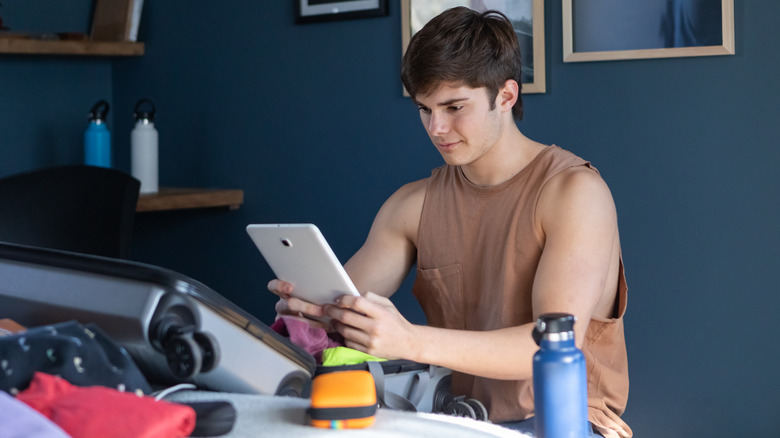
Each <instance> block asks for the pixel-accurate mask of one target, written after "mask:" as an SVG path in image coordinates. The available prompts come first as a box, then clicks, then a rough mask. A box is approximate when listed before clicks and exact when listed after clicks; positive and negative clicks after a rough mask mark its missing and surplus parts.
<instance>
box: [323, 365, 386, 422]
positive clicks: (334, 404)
mask: <svg viewBox="0 0 780 438" xmlns="http://www.w3.org/2000/svg"><path fill="white" fill-rule="evenodd" d="M376 409H377V400H376V386H375V385H374V378H373V377H371V373H369V372H368V371H364V370H351V371H336V372H331V373H326V374H320V375H319V376H317V377H315V378H314V380H313V381H312V387H311V407H310V408H309V420H310V422H311V425H312V426H314V427H321V428H324V429H362V428H365V427H369V426H371V425H373V424H374V414H376Z"/></svg>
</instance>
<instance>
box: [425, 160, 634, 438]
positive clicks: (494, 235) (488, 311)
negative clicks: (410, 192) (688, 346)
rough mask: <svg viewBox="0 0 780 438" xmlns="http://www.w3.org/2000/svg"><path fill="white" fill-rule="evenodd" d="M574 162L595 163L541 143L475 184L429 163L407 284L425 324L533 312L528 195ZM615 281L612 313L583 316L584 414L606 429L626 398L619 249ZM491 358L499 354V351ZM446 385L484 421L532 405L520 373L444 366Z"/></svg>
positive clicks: (504, 320)
mask: <svg viewBox="0 0 780 438" xmlns="http://www.w3.org/2000/svg"><path fill="white" fill-rule="evenodd" d="M577 166H587V167H588V168H591V169H593V171H594V172H597V171H596V169H595V168H593V167H592V166H591V165H590V163H588V162H586V161H585V160H583V159H581V158H579V157H577V156H575V155H573V154H572V153H570V152H568V151H565V150H563V149H561V148H559V147H557V146H549V147H547V148H546V149H544V150H542V152H540V153H539V154H538V155H537V156H536V157H535V158H534V159H533V160H532V161H531V162H530V163H529V164H528V165H527V166H526V167H525V168H523V170H521V171H520V172H519V173H518V174H517V175H515V176H514V177H512V178H511V179H509V180H508V181H506V182H504V183H501V184H499V185H497V186H492V187H480V186H477V185H475V184H473V183H471V182H470V181H469V180H468V179H466V177H465V176H464V175H463V173H462V170H461V168H460V167H457V166H449V165H445V166H442V167H440V168H437V169H435V170H434V171H433V172H432V175H431V178H430V180H429V183H428V187H427V191H426V194H425V201H424V204H423V209H422V215H421V217H420V227H419V231H418V237H417V278H416V280H415V283H414V286H413V289H412V292H413V293H414V295H415V297H416V298H417V300H418V301H419V302H420V305H421V307H422V309H423V311H424V312H425V315H426V318H427V320H428V324H429V325H431V326H433V327H442V328H450V329H460V330H495V329H500V328H505V327H513V326H519V325H523V324H527V323H532V322H533V314H532V309H531V290H532V288H533V280H534V276H535V274H536V268H537V266H538V264H539V259H540V257H541V254H542V247H541V246H540V244H539V242H538V241H537V238H536V234H535V233H534V217H535V214H536V211H535V209H536V203H537V200H538V198H539V194H540V193H541V190H542V187H544V185H545V183H546V182H547V181H549V180H550V178H552V177H553V176H555V175H556V174H558V173H560V172H561V171H563V170H566V169H569V168H572V167H577ZM616 289H617V293H618V299H617V303H616V306H615V314H614V315H613V316H614V318H609V319H602V318H594V319H592V320H591V321H590V323H589V324H588V330H587V332H586V333H585V339H584V342H583V347H582V350H583V353H584V354H585V359H586V362H587V373H588V404H589V417H590V421H591V422H592V423H593V424H594V425H596V426H597V428H598V429H599V430H602V431H604V432H607V433H608V436H609V435H611V436H631V429H629V428H628V426H627V425H626V424H625V423H624V422H623V421H622V420H621V419H620V415H621V414H622V413H623V411H624V409H625V406H626V401H627V399H628V364H627V358H626V347H625V340H624V337H623V314H624V312H625V309H626V292H627V287H626V282H625V277H624V275H623V261H622V258H621V261H620V274H619V281H618V284H617V285H616ZM494 360H501V355H500V353H499V352H496V357H495V359H494ZM452 391H453V394H454V395H461V394H463V395H466V396H467V397H470V398H476V399H478V400H480V401H482V402H483V403H484V404H485V406H486V407H487V409H488V412H489V413H490V419H491V421H493V422H504V421H517V420H522V419H525V418H528V417H531V416H533V413H534V402H533V382H532V380H530V379H529V380H518V381H506V380H495V379H488V378H483V377H476V376H471V375H466V374H463V373H458V372H454V373H453V376H452ZM610 432H612V433H610ZM614 432H617V435H615V434H614Z"/></svg>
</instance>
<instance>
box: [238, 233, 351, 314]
mask: <svg viewBox="0 0 780 438" xmlns="http://www.w3.org/2000/svg"><path fill="white" fill-rule="evenodd" d="M246 231H247V233H249V237H251V238H252V241H253V242H254V243H255V246H257V249H259V250H260V253H261V254H262V255H263V258H265V261H266V262H267V263H268V266H270V267H271V270H272V271H273V272H274V275H276V278H278V279H280V280H284V281H287V282H290V283H292V284H293V285H294V289H293V293H292V296H294V297H296V298H300V299H302V300H305V301H308V302H310V303H314V304H319V305H322V304H328V303H333V300H334V299H335V298H336V297H338V296H340V295H345V294H350V295H355V296H358V295H360V293H359V292H358V290H357V288H356V287H355V285H354V284H352V280H351V279H350V278H349V275H347V272H346V271H345V270H344V267H343V266H341V263H340V262H339V260H338V258H337V257H336V255H335V254H334V253H333V250H332V249H331V248H330V245H328V242H327V241H325V238H324V237H323V236H322V233H321V232H320V230H319V228H317V227H316V226H315V225H313V224H251V225H248V226H247V227H246Z"/></svg>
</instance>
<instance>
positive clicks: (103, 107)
mask: <svg viewBox="0 0 780 438" xmlns="http://www.w3.org/2000/svg"><path fill="white" fill-rule="evenodd" d="M109 108H110V106H109V105H108V102H106V101H105V100H101V101H99V102H98V103H96V104H95V105H94V106H93V107H92V110H91V111H90V112H89V125H88V126H87V130H86V131H85V132H84V164H87V165H90V166H100V167H111V132H109V130H108V126H107V125H106V116H107V115H108V110H109Z"/></svg>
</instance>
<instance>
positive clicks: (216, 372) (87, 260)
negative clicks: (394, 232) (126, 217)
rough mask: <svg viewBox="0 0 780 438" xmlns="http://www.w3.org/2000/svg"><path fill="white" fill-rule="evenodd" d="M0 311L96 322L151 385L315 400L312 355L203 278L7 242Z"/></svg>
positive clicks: (22, 318)
mask: <svg viewBox="0 0 780 438" xmlns="http://www.w3.org/2000/svg"><path fill="white" fill-rule="evenodd" d="M0 315H2V316H0V317H2V318H10V319H13V320H15V321H17V322H19V323H21V324H22V325H24V326H27V327H35V326H42V325H48V324H54V323H59V322H63V321H69V320H77V321H79V322H81V323H84V324H86V323H96V324H97V325H98V326H99V327H100V328H101V329H102V330H103V331H104V332H105V333H106V334H108V335H109V336H110V337H111V338H112V339H113V340H114V341H116V342H117V343H119V344H120V345H122V346H123V347H124V348H125V349H126V350H127V351H128V353H130V355H131V356H132V357H133V359H134V360H135V362H136V364H137V365H138V367H139V368H140V369H141V371H142V372H143V373H144V375H145V376H146V377H147V379H148V380H149V381H150V383H153V384H159V385H172V384H176V383H183V382H190V383H194V384H196V385H197V386H199V387H201V388H204V389H211V390H215V391H223V392H237V393H259V394H275V395H291V396H307V395H308V393H307V391H308V390H309V385H310V382H311V378H312V376H313V375H314V371H315V369H316V362H315V360H314V358H313V357H311V356H310V355H309V354H307V353H306V352H305V351H303V350H302V349H300V348H298V347H297V346H296V345H294V344H292V343H290V342H289V341H288V340H287V339H286V338H283V337H282V336H279V335H278V334H277V333H276V332H274V331H273V330H271V329H270V328H269V327H268V326H266V325H265V324H263V323H262V322H260V321H258V320H257V319H256V318H254V317H253V316H251V315H249V314H248V313H247V312H245V311H243V310H242V309H240V308H239V307H237V306H235V305H234V304H232V303H231V302H229V301H228V300H226V299H225V298H224V297H222V296H221V295H219V294H218V293H216V292H215V291H214V290H212V289H210V288H209V287H207V286H205V285H204V284H202V283H200V282H198V281H196V280H193V279H192V278H188V277H186V276H184V275H181V274H178V273H176V272H173V271H170V270H166V269H162V268H159V267H155V266H150V265H146V264H141V263H136V262H130V261H126V260H118V259H110V258H104V257H98V256H91V255H85V254H76V253H71V252H65V251H58V250H48V249H42V248H36V247H29V246H21V245H15V244H8V243H0Z"/></svg>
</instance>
